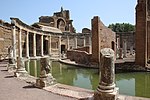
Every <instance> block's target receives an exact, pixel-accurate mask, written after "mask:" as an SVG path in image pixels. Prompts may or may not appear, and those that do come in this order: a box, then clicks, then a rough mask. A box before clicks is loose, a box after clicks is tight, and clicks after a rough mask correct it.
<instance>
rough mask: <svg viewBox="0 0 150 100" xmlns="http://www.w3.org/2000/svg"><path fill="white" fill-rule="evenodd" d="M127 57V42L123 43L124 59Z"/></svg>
mask: <svg viewBox="0 0 150 100" xmlns="http://www.w3.org/2000/svg"><path fill="white" fill-rule="evenodd" d="M126 57H127V41H126V40H124V41H123V58H126Z"/></svg>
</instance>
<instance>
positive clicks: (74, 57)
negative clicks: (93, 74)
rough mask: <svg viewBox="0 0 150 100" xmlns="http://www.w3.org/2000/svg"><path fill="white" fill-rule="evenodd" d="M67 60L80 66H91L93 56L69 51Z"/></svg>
mask: <svg viewBox="0 0 150 100" xmlns="http://www.w3.org/2000/svg"><path fill="white" fill-rule="evenodd" d="M67 58H68V59H70V60H71V61H75V62H76V63H78V64H85V65H89V63H90V59H91V54H89V53H87V52H85V51H78V50H69V51H67Z"/></svg>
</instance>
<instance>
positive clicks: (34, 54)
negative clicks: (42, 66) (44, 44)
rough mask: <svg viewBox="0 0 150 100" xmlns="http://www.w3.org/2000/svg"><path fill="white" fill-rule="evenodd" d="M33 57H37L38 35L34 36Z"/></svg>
mask: <svg viewBox="0 0 150 100" xmlns="http://www.w3.org/2000/svg"><path fill="white" fill-rule="evenodd" d="M33 56H34V57H36V33H34V34H33Z"/></svg>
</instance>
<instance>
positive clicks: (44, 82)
mask: <svg viewBox="0 0 150 100" xmlns="http://www.w3.org/2000/svg"><path fill="white" fill-rule="evenodd" d="M50 69H51V66H50V64H49V59H48V58H42V59H41V72H40V77H39V78H38V79H37V80H36V86H37V87H39V88H43V87H47V86H50V85H53V84H55V83H56V80H55V78H53V76H52V74H51V73H50Z"/></svg>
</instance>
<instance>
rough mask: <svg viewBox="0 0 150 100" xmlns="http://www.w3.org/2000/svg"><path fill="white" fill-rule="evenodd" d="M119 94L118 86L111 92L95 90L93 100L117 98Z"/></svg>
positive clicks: (113, 99)
mask: <svg viewBox="0 0 150 100" xmlns="http://www.w3.org/2000/svg"><path fill="white" fill-rule="evenodd" d="M118 96H119V88H115V89H114V91H113V92H105V90H102V91H95V92H94V100H117V98H118Z"/></svg>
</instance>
